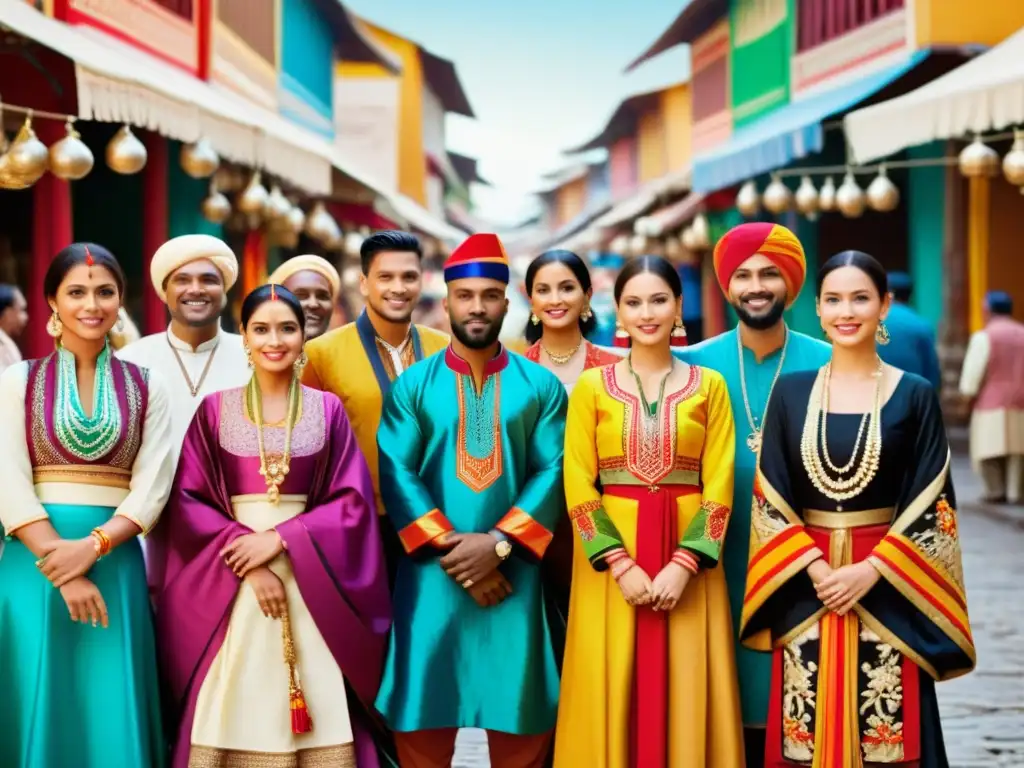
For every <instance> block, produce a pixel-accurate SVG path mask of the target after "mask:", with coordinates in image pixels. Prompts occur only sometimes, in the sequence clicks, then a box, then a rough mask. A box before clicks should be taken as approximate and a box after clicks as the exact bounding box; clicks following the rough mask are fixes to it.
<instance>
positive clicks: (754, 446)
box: [736, 326, 789, 453]
mask: <svg viewBox="0 0 1024 768" xmlns="http://www.w3.org/2000/svg"><path fill="white" fill-rule="evenodd" d="M783 328H785V329H786V340H785V341H783V342H782V354H781V355H779V366H778V368H776V369H775V377H774V378H773V379H772V385H771V386H770V387H769V388H768V397H766V398H765V399H764V410H763V411H762V412H761V417H760V424H759V423H758V421H757V420H756V419H754V413H753V411H751V410H750V398H749V397H748V396H747V374H746V371H745V366H744V363H743V342H742V341H741V340H740V331H739V329H738V328H737V329H736V351H737V353H738V354H739V359H740V389H741V391H742V392H743V408H744V409H745V410H746V412H747V424H749V425H750V434H749V435H747V441H746V442H747V448H749V449H750V450H751V451H753V452H754V453H758V452H759V451H760V450H761V429H762V428H763V427H764V414H765V412H766V411H767V410H768V401H769V400H771V398H772V392H773V391H774V390H775V382H777V381H778V380H779V376H780V375H781V374H782V366H783V365H785V364H786V349H788V347H789V327H788V326H783Z"/></svg>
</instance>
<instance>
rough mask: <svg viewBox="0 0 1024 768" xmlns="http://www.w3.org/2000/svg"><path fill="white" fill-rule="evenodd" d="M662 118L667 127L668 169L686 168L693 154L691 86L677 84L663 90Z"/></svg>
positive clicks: (666, 153)
mask: <svg viewBox="0 0 1024 768" xmlns="http://www.w3.org/2000/svg"><path fill="white" fill-rule="evenodd" d="M661 119H662V123H663V125H664V129H665V162H666V165H667V168H666V170H668V171H676V170H679V169H680V168H685V167H686V165H687V164H688V163H689V162H690V157H691V156H692V154H693V132H692V123H693V102H692V101H691V99H690V86H688V85H676V86H673V87H671V88H666V89H665V90H664V91H662V93H661Z"/></svg>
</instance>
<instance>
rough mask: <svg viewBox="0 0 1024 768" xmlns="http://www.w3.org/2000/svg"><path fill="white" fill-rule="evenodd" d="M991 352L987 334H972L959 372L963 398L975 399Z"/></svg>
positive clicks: (983, 378)
mask: <svg viewBox="0 0 1024 768" xmlns="http://www.w3.org/2000/svg"><path fill="white" fill-rule="evenodd" d="M991 352H992V344H991V342H989V339H988V334H987V333H985V332H984V331H977V332H976V333H974V334H972V336H971V340H970V341H968V342H967V352H966V354H964V367H963V370H961V371H960V394H961V395H963V396H964V397H976V396H977V394H978V392H980V391H981V385H982V384H983V383H984V381H985V371H986V370H987V369H988V358H989V355H990V354H991Z"/></svg>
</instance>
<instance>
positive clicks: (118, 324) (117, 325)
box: [114, 314, 124, 333]
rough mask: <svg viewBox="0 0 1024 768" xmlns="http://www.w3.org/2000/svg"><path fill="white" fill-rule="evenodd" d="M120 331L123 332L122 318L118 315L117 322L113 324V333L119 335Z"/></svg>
mask: <svg viewBox="0 0 1024 768" xmlns="http://www.w3.org/2000/svg"><path fill="white" fill-rule="evenodd" d="M122 331H124V318H123V317H121V315H120V314H119V315H118V316H117V322H116V323H114V333H121V332H122Z"/></svg>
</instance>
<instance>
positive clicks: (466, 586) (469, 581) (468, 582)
mask: <svg viewBox="0 0 1024 768" xmlns="http://www.w3.org/2000/svg"><path fill="white" fill-rule="evenodd" d="M472 586H473V580H472V579H466V580H465V581H464V582H462V588H463V589H469V588H470V587H472Z"/></svg>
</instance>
